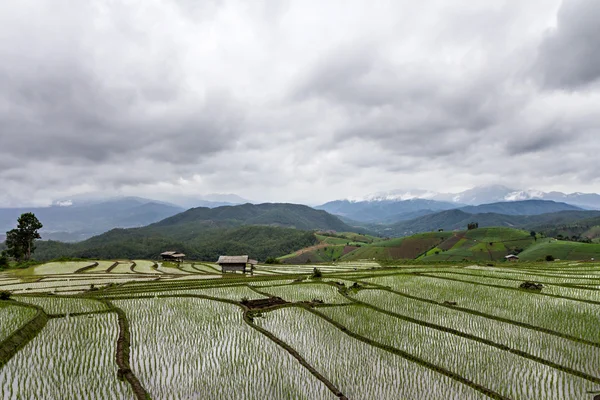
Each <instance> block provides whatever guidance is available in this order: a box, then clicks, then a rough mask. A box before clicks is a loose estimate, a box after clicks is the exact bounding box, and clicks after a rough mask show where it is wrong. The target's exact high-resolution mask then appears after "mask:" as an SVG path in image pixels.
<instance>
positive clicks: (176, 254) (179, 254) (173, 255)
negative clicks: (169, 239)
mask: <svg viewBox="0 0 600 400" xmlns="http://www.w3.org/2000/svg"><path fill="white" fill-rule="evenodd" d="M171 257H175V258H180V257H185V254H183V253H175V254H171Z"/></svg>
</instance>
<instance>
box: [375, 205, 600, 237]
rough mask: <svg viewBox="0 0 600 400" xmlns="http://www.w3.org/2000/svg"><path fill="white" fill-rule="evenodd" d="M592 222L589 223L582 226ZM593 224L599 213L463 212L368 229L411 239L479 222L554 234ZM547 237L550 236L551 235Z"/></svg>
mask: <svg viewBox="0 0 600 400" xmlns="http://www.w3.org/2000/svg"><path fill="white" fill-rule="evenodd" d="M586 220H589V221H588V222H585V223H584V222H583V221H586ZM593 220H598V222H600V212H599V211H559V212H552V213H546V214H539V215H507V214H497V213H491V212H488V213H480V214H470V213H467V212H464V211H462V210H448V211H442V212H439V213H436V214H429V215H425V216H422V217H419V218H415V219H412V220H409V221H402V222H398V223H395V224H391V225H369V226H368V228H369V229H370V230H372V231H374V232H377V233H379V234H381V235H385V236H388V237H394V236H396V237H397V236H410V235H413V234H415V233H420V232H431V231H437V230H438V229H444V230H446V231H449V230H463V229H466V228H467V225H468V224H469V223H470V222H477V223H478V224H479V226H480V227H493V226H505V227H510V228H520V229H526V230H531V229H533V230H535V231H536V232H546V231H551V230H552V229H553V228H555V227H556V226H562V225H569V226H570V225H585V226H588V227H589V226H590V224H592V223H593ZM547 235H548V236H550V235H551V234H550V233H548V234H547Z"/></svg>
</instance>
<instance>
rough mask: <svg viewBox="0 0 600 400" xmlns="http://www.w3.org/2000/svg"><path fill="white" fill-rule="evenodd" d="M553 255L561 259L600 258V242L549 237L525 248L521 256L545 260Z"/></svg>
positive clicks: (527, 259) (528, 258)
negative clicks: (570, 240)
mask: <svg viewBox="0 0 600 400" xmlns="http://www.w3.org/2000/svg"><path fill="white" fill-rule="evenodd" d="M548 255H551V256H552V257H554V258H555V259H560V260H591V259H592V258H593V259H596V260H598V259H600V244H590V243H579V242H568V241H563V240H556V239H547V240H544V241H540V243H536V244H535V245H533V246H530V247H529V248H527V249H525V251H523V252H522V253H521V254H519V258H520V259H522V260H525V261H537V260H544V259H545V258H546V256H548Z"/></svg>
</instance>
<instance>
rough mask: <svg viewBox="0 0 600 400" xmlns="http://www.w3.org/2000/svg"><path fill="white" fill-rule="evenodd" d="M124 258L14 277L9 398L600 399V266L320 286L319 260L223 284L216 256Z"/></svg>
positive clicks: (374, 273) (356, 269) (6, 306)
mask: <svg viewBox="0 0 600 400" xmlns="http://www.w3.org/2000/svg"><path fill="white" fill-rule="evenodd" d="M96 263H97V264H96ZM115 263H116V261H111V260H103V261H100V260H99V261H94V260H91V261H89V262H88V261H84V262H83V261H82V262H72V263H70V262H65V263H48V264H44V265H40V266H36V267H32V268H30V269H29V270H26V271H23V270H20V271H16V272H14V273H13V272H11V271H8V272H4V273H3V274H2V276H1V278H0V290H2V291H9V292H10V293H11V298H10V300H8V301H6V300H4V301H3V300H0V320H1V321H2V323H1V324H0V393H2V397H3V398H7V399H29V398H32V399H42V398H61V399H62V398H67V399H96V398H110V399H113V398H114V399H133V398H144V397H145V396H146V395H147V396H148V398H152V399H180V398H186V399H200V398H201V399H226V398H243V399H336V398H347V399H390V400H391V399H415V400H416V399H423V398H445V399H486V398H492V399H513V400H517V399H518V400H530V399H544V400H546V399H552V400H553V399H557V400H558V399H561V400H562V399H568V400H570V399H574V400H575V399H577V400H579V399H584V400H585V399H589V400H592V399H593V396H594V395H595V393H596V392H598V391H599V390H600V330H599V329H598V322H599V319H598V315H600V312H599V311H600V290H598V288H599V287H600V263H598V264H595V263H589V262H588V263H585V264H579V263H573V262H570V263H537V264H524V265H518V264H511V265H506V266H489V267H488V266H485V265H483V266H481V265H480V266H469V267H453V266H451V265H447V266H435V267H431V266H429V267H420V266H406V267H404V266H403V267H390V268H382V267H380V266H379V265H377V264H374V263H372V262H364V263H363V264H361V263H359V262H357V263H356V265H354V264H353V263H351V262H347V263H344V264H339V265H322V266H317V267H318V268H319V269H320V270H321V271H322V273H323V277H322V278H320V279H319V278H317V279H316V278H312V277H311V275H312V271H313V268H314V266H312V265H308V266H307V265H299V266H293V265H286V266H263V265H259V266H258V267H257V269H256V270H255V271H254V272H255V274H254V275H251V274H247V275H242V274H226V275H221V274H220V273H219V271H218V266H214V265H212V264H205V263H194V264H192V263H185V264H181V265H174V266H172V265H170V264H169V265H160V264H159V265H158V267H157V268H155V267H154V265H155V264H154V262H153V261H147V260H133V261H128V260H120V263H118V264H116V265H115ZM290 275H294V276H290ZM524 281H533V282H541V283H542V284H543V287H542V289H541V290H526V289H521V288H519V285H520V284H521V283H522V282H524ZM41 310H43V312H42V311H41ZM44 314H45V315H46V317H45V318H46V319H42V320H39V317H40V315H41V316H44ZM40 321H41V322H40ZM45 321H47V322H45ZM118 338H120V339H119V340H117V339H118ZM11 341H12V342H11ZM15 341H16V342H15ZM15 343H17V344H15ZM119 377H123V379H119ZM135 382H137V384H136V383H135Z"/></svg>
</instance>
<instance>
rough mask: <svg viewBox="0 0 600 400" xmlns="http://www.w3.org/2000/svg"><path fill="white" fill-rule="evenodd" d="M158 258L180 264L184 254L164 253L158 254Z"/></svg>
mask: <svg viewBox="0 0 600 400" xmlns="http://www.w3.org/2000/svg"><path fill="white" fill-rule="evenodd" d="M160 256H161V257H162V259H163V261H175V262H182V261H183V259H184V258H185V254H183V253H178V252H176V251H165V252H162V253H160Z"/></svg>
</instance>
